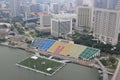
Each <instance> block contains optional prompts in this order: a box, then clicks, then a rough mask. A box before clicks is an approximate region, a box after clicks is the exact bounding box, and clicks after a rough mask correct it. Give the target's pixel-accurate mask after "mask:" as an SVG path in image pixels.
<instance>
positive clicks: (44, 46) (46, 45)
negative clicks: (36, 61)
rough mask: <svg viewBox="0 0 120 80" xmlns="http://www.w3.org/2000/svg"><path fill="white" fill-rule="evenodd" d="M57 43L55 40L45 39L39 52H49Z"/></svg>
mask: <svg viewBox="0 0 120 80" xmlns="http://www.w3.org/2000/svg"><path fill="white" fill-rule="evenodd" d="M54 43H55V40H51V39H45V40H44V41H42V42H41V43H40V44H39V47H38V49H39V50H45V51H46V50H48V49H49V48H50V47H51V46H52V45H53V44H54Z"/></svg>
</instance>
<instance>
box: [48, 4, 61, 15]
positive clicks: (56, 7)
mask: <svg viewBox="0 0 120 80" xmlns="http://www.w3.org/2000/svg"><path fill="white" fill-rule="evenodd" d="M50 6H51V11H52V12H53V13H55V14H59V12H60V4H58V3H52V4H51V5H50Z"/></svg>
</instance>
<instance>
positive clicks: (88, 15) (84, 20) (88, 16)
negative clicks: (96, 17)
mask: <svg viewBox="0 0 120 80" xmlns="http://www.w3.org/2000/svg"><path fill="white" fill-rule="evenodd" d="M92 21H93V9H92V8H91V7H89V6H79V7H78V9H77V27H81V28H83V29H85V30H87V31H89V32H90V31H92Z"/></svg>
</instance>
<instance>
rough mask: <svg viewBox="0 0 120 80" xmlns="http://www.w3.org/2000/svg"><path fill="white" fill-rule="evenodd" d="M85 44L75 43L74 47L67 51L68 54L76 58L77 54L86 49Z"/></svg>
mask: <svg viewBox="0 0 120 80" xmlns="http://www.w3.org/2000/svg"><path fill="white" fill-rule="evenodd" d="M86 48H87V47H86V46H83V45H77V44H75V45H74V47H73V48H72V49H71V51H70V52H69V56H71V57H75V58H78V57H79V55H80V54H81V53H82V52H83V51H84V50H85V49H86Z"/></svg>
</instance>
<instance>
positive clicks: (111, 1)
mask: <svg viewBox="0 0 120 80" xmlns="http://www.w3.org/2000/svg"><path fill="white" fill-rule="evenodd" d="M118 3H119V0H94V7H96V8H103V9H116V6H117V5H118Z"/></svg>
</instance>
